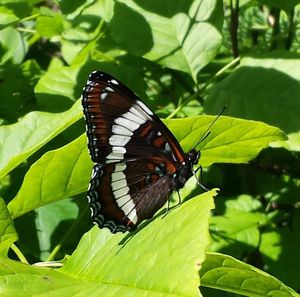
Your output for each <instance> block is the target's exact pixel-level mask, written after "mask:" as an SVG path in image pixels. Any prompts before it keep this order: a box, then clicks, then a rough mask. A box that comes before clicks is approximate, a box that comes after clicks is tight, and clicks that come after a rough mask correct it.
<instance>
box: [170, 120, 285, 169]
mask: <svg viewBox="0 0 300 297" xmlns="http://www.w3.org/2000/svg"><path fill="white" fill-rule="evenodd" d="M214 119H215V116H198V117H190V118H185V119H178V120H168V121H166V123H167V125H168V127H169V128H170V130H171V131H172V132H173V133H174V134H175V135H176V137H177V139H178V140H179V141H180V144H181V145H182V147H183V148H184V149H185V151H189V150H190V149H191V148H192V147H193V146H194V145H195V143H197V142H198V141H199V139H201V138H202V137H203V136H204V133H205V132H207V128H208V127H209V125H210V124H211V123H212V122H213V120H214ZM210 130H211V134H210V135H209V136H208V137H207V138H206V139H205V140H203V141H202V142H201V143H200V144H199V145H198V146H197V148H198V149H200V152H201V158H200V164H201V165H202V166H204V167H205V166H209V165H211V164H213V163H247V162H249V161H250V160H251V159H253V158H255V157H256V156H257V154H258V153H259V152H260V151H261V150H262V149H263V148H265V147H267V146H268V145H269V143H270V142H273V141H276V140H284V139H286V136H285V135H284V134H283V132H282V131H280V130H279V129H278V128H275V127H272V126H269V125H267V124H265V123H262V122H255V121H247V120H242V119H237V118H232V117H225V116H223V117H220V118H219V119H218V120H217V122H216V123H215V124H214V125H213V127H211V129H210Z"/></svg>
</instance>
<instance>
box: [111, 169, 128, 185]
mask: <svg viewBox="0 0 300 297" xmlns="http://www.w3.org/2000/svg"><path fill="white" fill-rule="evenodd" d="M125 178H126V176H125V174H124V173H123V172H122V171H119V172H113V173H112V175H111V180H112V181H113V182H114V181H117V180H121V179H125Z"/></svg>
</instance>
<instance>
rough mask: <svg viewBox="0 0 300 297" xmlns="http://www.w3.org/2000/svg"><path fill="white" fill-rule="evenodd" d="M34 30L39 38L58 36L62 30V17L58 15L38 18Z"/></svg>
mask: <svg viewBox="0 0 300 297" xmlns="http://www.w3.org/2000/svg"><path fill="white" fill-rule="evenodd" d="M36 29H37V32H38V33H39V34H40V36H43V37H48V38H50V37H52V36H56V35H59V34H60V33H61V32H62V30H63V17H62V16H61V15H59V14H57V15H55V16H39V17H38V18H37V22H36Z"/></svg>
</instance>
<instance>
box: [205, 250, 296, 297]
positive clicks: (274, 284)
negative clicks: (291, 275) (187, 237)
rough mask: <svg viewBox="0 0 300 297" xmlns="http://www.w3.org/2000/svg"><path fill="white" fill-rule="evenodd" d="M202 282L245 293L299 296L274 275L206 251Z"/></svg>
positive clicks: (212, 286)
mask: <svg viewBox="0 0 300 297" xmlns="http://www.w3.org/2000/svg"><path fill="white" fill-rule="evenodd" d="M200 277H201V284H202V286H205V287H209V288H214V289H218V290H222V291H227V292H233V293H237V294H240V295H242V296H250V297H251V296H256V297H258V296H261V297H263V296H270V297H278V296H280V297H296V296H299V295H298V294H297V293H296V292H295V291H293V290H292V289H291V288H289V287H287V286H285V285H284V284H283V283H282V282H280V281H279V280H277V279H276V278H275V277H273V276H271V275H269V274H267V273H265V272H263V271H261V270H259V269H257V268H255V267H253V266H251V265H248V264H246V263H243V262H241V261H238V260H236V259H234V258H232V257H230V256H226V255H222V254H218V253H207V254H206V261H205V262H204V263H203V265H202V268H201V270H200Z"/></svg>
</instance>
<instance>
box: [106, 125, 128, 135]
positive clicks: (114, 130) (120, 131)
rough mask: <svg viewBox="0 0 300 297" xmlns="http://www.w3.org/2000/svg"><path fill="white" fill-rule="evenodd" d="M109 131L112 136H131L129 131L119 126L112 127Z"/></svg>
mask: <svg viewBox="0 0 300 297" xmlns="http://www.w3.org/2000/svg"><path fill="white" fill-rule="evenodd" d="M111 131H112V133H113V134H118V135H127V136H131V135H132V134H133V133H132V132H131V131H130V130H128V129H127V128H125V127H122V126H120V125H113V126H112V130H111ZM113 136H114V135H113ZM111 137H112V136H111Z"/></svg>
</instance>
